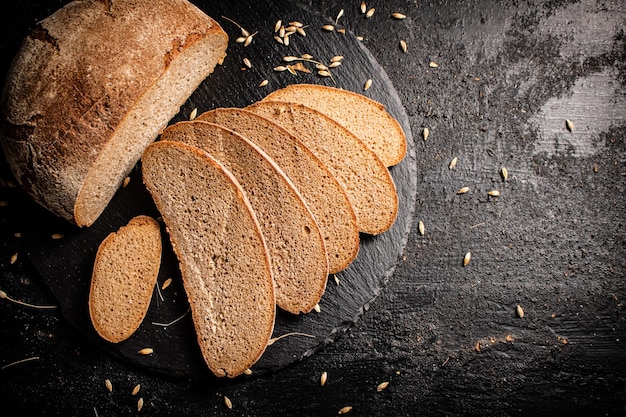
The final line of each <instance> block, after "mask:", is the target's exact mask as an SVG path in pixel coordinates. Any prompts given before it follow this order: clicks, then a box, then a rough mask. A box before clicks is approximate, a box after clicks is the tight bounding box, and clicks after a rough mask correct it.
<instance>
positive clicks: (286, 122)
mask: <svg viewBox="0 0 626 417" xmlns="http://www.w3.org/2000/svg"><path fill="white" fill-rule="evenodd" d="M247 109H248V110H250V111H252V112H254V113H257V114H259V115H261V116H264V117H266V118H268V119H270V120H272V121H275V122H276V123H278V124H279V125H281V126H282V127H284V128H285V129H287V130H288V131H289V132H291V133H292V134H293V135H294V136H297V137H298V138H300V140H302V142H303V143H304V144H305V145H306V146H307V147H308V148H309V149H310V150H311V151H312V152H313V153H314V154H315V155H316V156H317V157H318V158H319V159H320V160H321V161H322V162H323V163H324V164H325V165H326V166H327V167H328V169H329V170H330V172H331V173H332V174H333V175H334V176H335V178H337V180H338V181H339V183H340V184H341V185H342V186H343V188H344V190H345V191H346V193H347V195H348V198H349V199H350V203H351V204H352V207H353V208H354V212H355V213H356V217H357V224H358V227H359V229H360V230H361V231H362V232H365V233H369V234H373V235H376V234H379V233H382V232H384V231H386V230H388V229H389V228H390V227H391V225H392V224H393V222H394V221H395V218H396V215H397V212H398V196H397V194H396V188H395V185H394V183H393V179H392V178H391V175H390V174H389V171H388V170H387V167H385V165H384V164H383V163H382V162H381V160H380V159H379V158H378V157H377V156H376V154H374V152H372V151H371V150H370V149H369V148H368V147H367V146H365V144H364V143H363V142H362V141H361V140H360V139H359V138H357V137H356V136H354V135H353V134H352V133H350V131H348V130H347V129H346V128H345V127H343V126H342V125H340V124H339V123H337V122H336V121H335V120H333V119H331V118H329V117H328V116H326V115H324V114H322V113H320V112H318V111H317V110H314V109H311V108H309V107H306V106H303V105H301V104H296V103H284V102H278V101H261V102H258V103H255V104H253V105H251V106H249V107H247Z"/></svg>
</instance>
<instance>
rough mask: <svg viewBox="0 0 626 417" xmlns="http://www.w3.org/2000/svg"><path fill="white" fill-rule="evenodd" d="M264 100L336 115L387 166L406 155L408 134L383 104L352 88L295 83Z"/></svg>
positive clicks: (334, 116)
mask: <svg viewBox="0 0 626 417" xmlns="http://www.w3.org/2000/svg"><path fill="white" fill-rule="evenodd" d="M264 100H272V101H287V102H293V103H299V104H304V105H305V106H308V107H311V108H313V109H315V110H318V111H320V112H322V113H324V114H325V115H327V116H329V117H331V118H333V119H335V120H336V121H338V122H339V123H340V124H342V125H343V126H345V127H346V128H347V129H348V130H349V131H350V132H352V133H354V134H355V135H356V136H358V137H359V138H360V139H361V140H362V141H363V142H364V143H365V144H366V145H367V146H368V147H369V148H370V149H371V150H373V151H374V153H376V155H378V157H379V158H380V160H381V161H383V163H384V164H385V165H386V166H388V167H389V166H392V165H396V164H398V163H399V162H400V161H402V159H404V156H405V155H406V146H407V145H406V135H405V134H404V131H403V130H402V127H401V126H400V124H399V123H398V121H397V120H396V119H394V118H393V117H392V116H391V115H390V114H389V113H388V112H387V110H385V106H383V105H382V104H380V103H378V102H376V101H374V100H372V99H370V98H369V97H365V96H364V95H362V94H357V93H354V92H352V91H347V90H341V89H339V88H335V87H328V86H323V85H313V84H292V85H290V86H288V87H285V88H283V89H281V90H277V91H274V92H273V93H271V94H269V95H268V96H267V97H265V98H264Z"/></svg>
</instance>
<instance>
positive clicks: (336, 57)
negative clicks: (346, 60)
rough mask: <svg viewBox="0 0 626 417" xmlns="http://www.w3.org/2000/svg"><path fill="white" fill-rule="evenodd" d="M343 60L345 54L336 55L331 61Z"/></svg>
mask: <svg viewBox="0 0 626 417" xmlns="http://www.w3.org/2000/svg"><path fill="white" fill-rule="evenodd" d="M342 60H343V55H335V56H334V57H332V58H331V59H330V62H339V61H342Z"/></svg>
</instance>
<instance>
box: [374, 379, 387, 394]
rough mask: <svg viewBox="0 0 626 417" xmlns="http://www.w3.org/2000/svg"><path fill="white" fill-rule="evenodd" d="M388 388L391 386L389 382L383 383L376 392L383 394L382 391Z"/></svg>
mask: <svg viewBox="0 0 626 417" xmlns="http://www.w3.org/2000/svg"><path fill="white" fill-rule="evenodd" d="M388 386H389V381H385V382H381V383H380V384H378V386H377V387H376V392H381V391H383V390H385V389H387V387H388Z"/></svg>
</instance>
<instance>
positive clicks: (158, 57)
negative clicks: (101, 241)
mask: <svg viewBox="0 0 626 417" xmlns="http://www.w3.org/2000/svg"><path fill="white" fill-rule="evenodd" d="M227 43H228V37H227V35H226V33H225V32H224V31H223V30H222V29H221V28H220V26H219V25H218V24H217V22H215V21H214V20H212V19H211V18H210V17H208V16H207V15H205V14H204V13H203V12H202V11H201V10H200V9H198V8H197V7H196V6H194V5H193V4H191V3H190V2H188V1H186V0H154V1H136V0H113V1H87V0H75V1H73V2H71V3H69V4H67V5H66V6H65V7H63V8H61V9H60V10H58V11H57V12H55V13H54V14H52V15H51V16H49V17H48V18H46V19H44V20H43V21H41V22H40V23H39V24H38V25H37V27H36V28H35V29H34V30H33V32H32V33H31V34H30V35H29V36H28V37H27V38H26V39H25V40H24V43H23V45H22V48H21V49H20V51H19V53H18V54H17V56H16V58H15V60H14V61H13V64H12V66H11V68H10V70H9V73H8V76H7V79H6V84H5V88H4V93H3V96H2V110H3V115H4V134H3V135H2V137H3V139H2V146H3V148H4V152H5V155H6V157H7V160H8V163H9V166H10V168H11V170H12V172H13V174H14V175H15V177H16V179H17V181H18V182H19V183H20V184H21V185H22V186H23V187H24V188H25V189H26V190H27V191H28V193H29V194H30V195H31V196H32V197H33V198H34V199H35V200H36V201H37V202H39V203H40V204H41V205H43V206H44V207H46V208H48V209H49V210H51V211H52V212H54V213H56V214H57V215H59V216H61V217H63V218H65V219H67V220H69V221H72V222H75V223H76V224H78V225H79V226H89V225H91V224H92V223H93V222H94V221H95V220H96V219H97V218H98V217H99V215H100V214H101V213H102V211H103V210H104V209H105V207H106V206H107V204H108V202H109V201H110V199H111V198H112V197H113V195H114V194H115V192H116V191H117V189H118V188H119V186H120V184H121V182H122V181H123V179H124V178H125V177H126V176H127V174H128V173H129V172H130V170H131V169H132V168H133V167H134V165H135V163H136V162H137V160H138V159H139V158H140V157H141V153H142V151H143V150H144V148H145V147H146V146H147V145H148V144H149V143H150V142H152V141H153V140H154V139H156V137H157V135H158V133H159V132H160V131H161V130H162V129H163V128H164V127H165V126H166V125H167V123H168V121H169V120H170V119H171V118H172V117H173V116H174V115H175V114H176V113H177V112H178V111H179V108H180V106H181V105H182V104H183V103H184V102H185V100H186V99H187V98H188V97H189V96H190V95H191V93H192V92H193V91H194V90H195V89H196V87H197V86H198V85H199V84H200V82H202V80H203V79H204V78H206V77H207V76H208V75H209V74H210V73H211V72H212V71H213V68H214V67H215V65H216V64H217V63H218V62H219V61H221V60H222V59H223V58H224V56H225V50H226V46H227Z"/></svg>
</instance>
